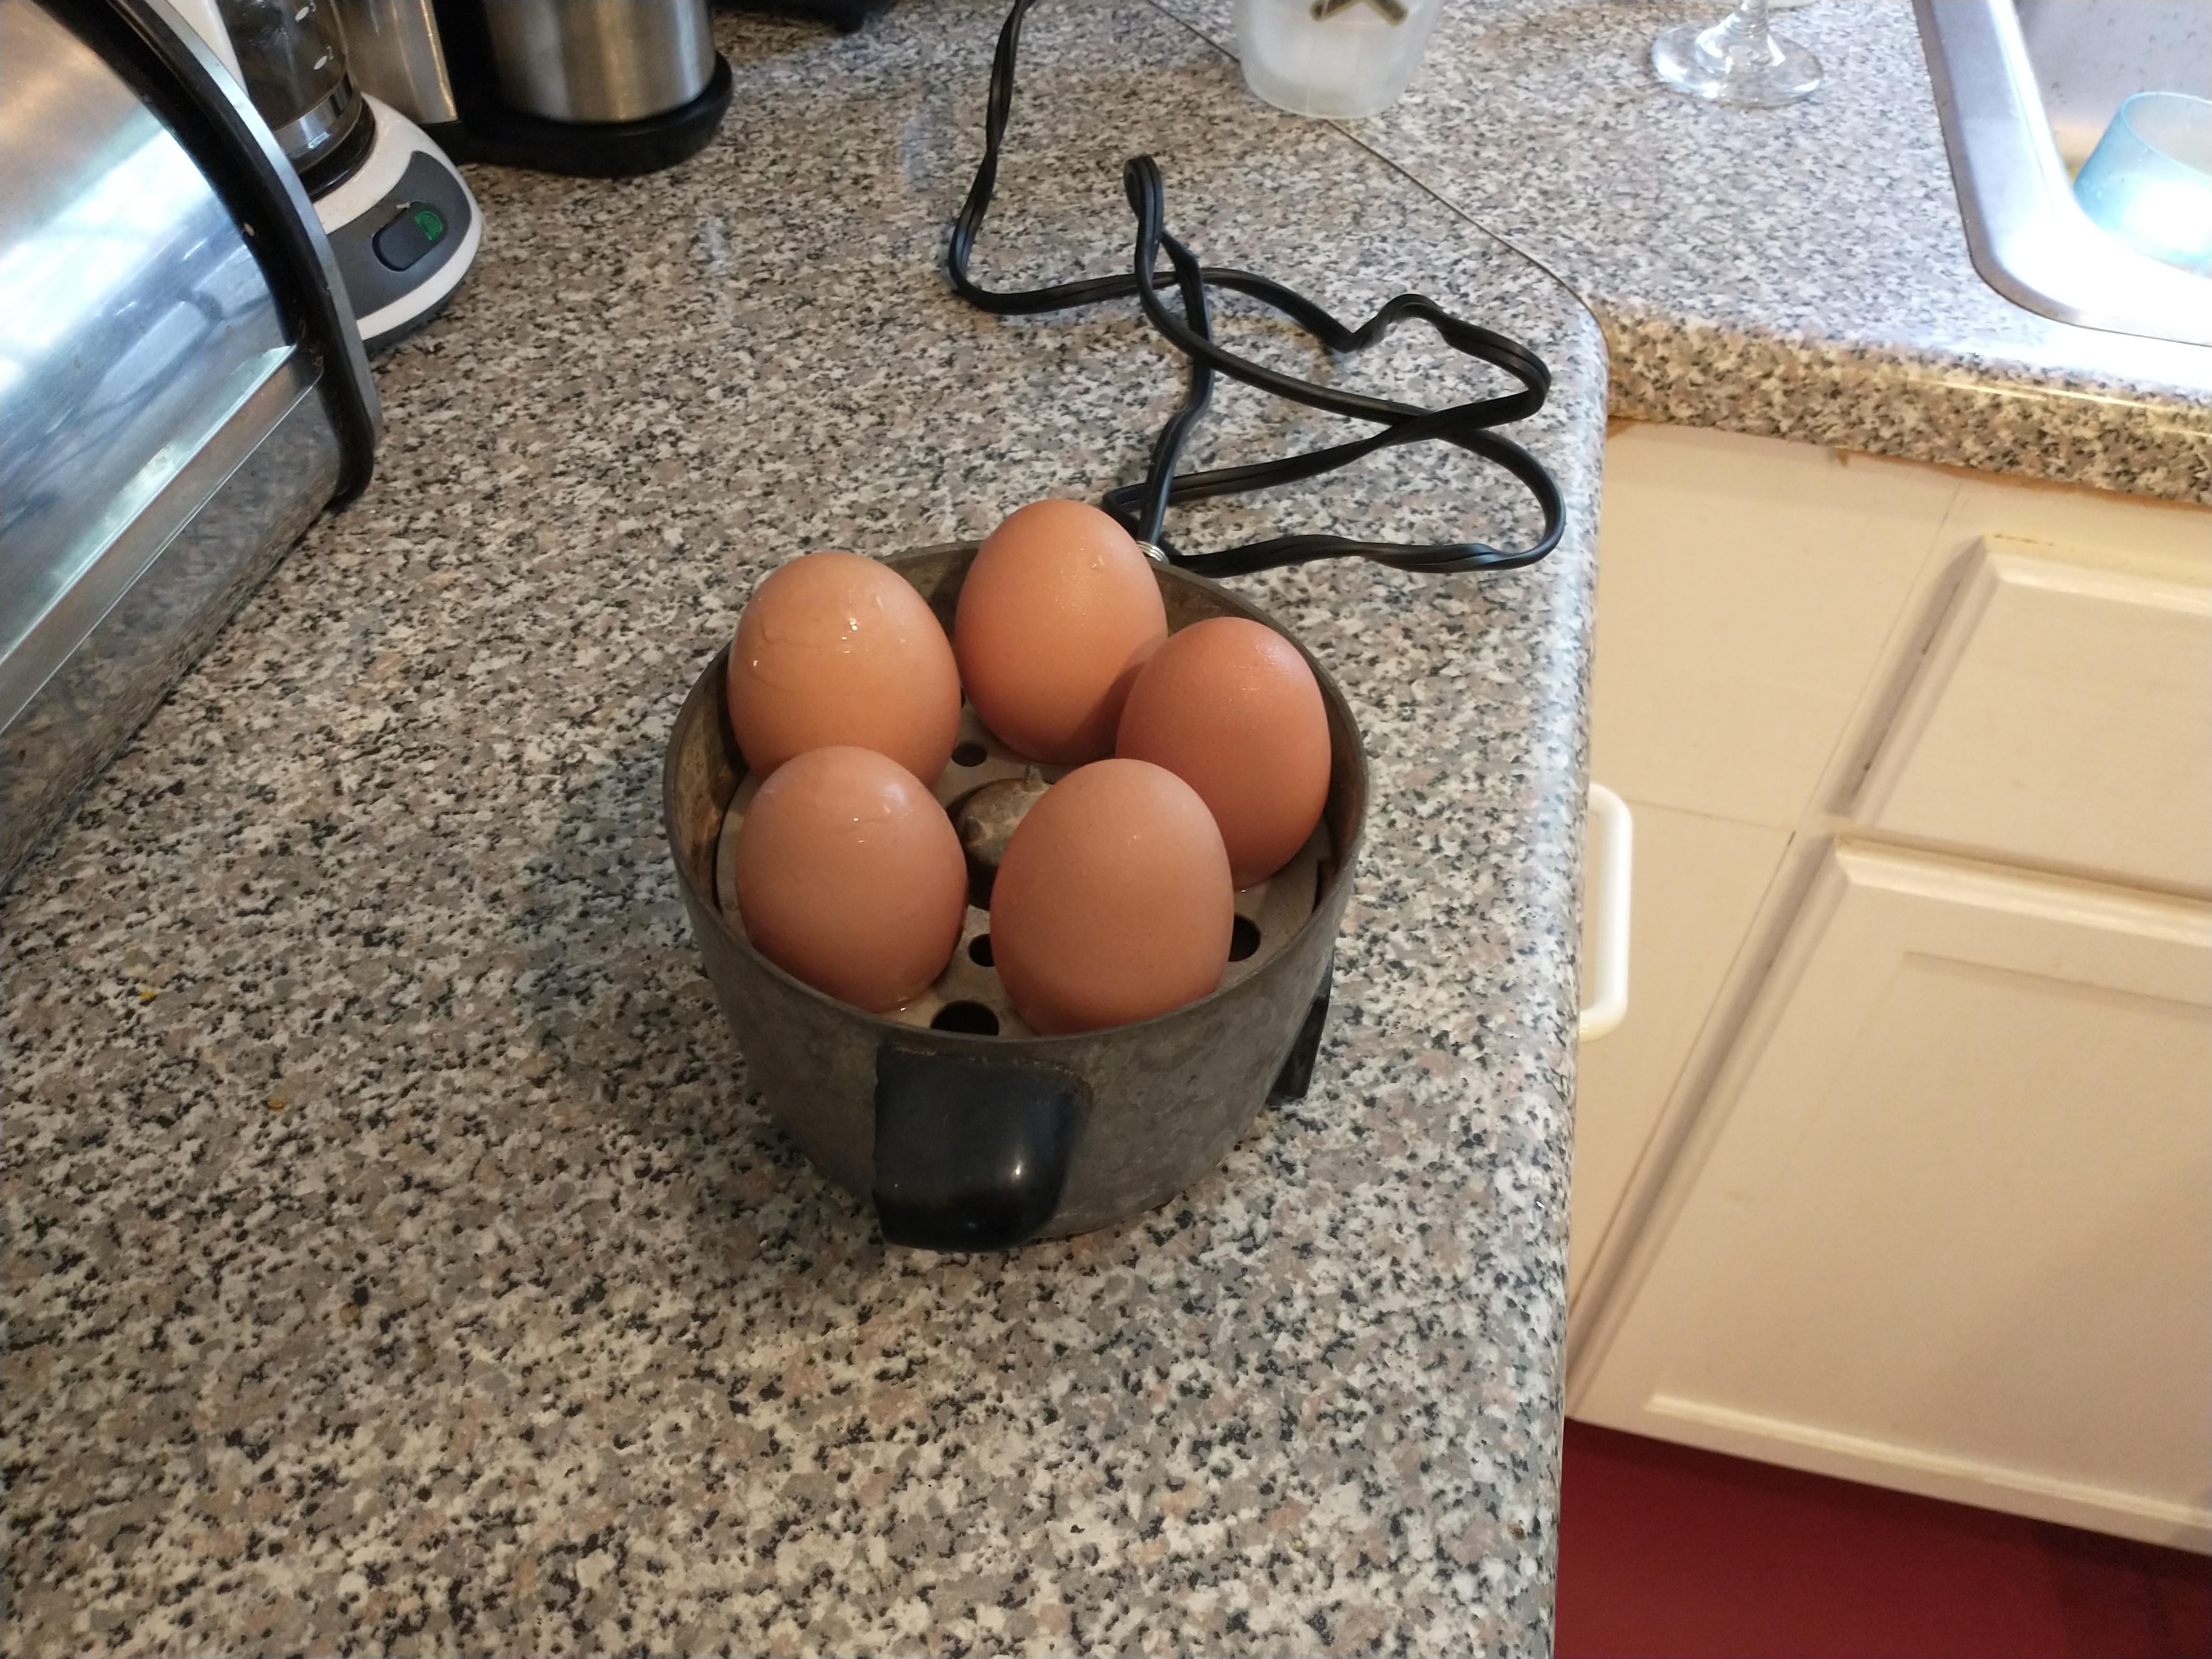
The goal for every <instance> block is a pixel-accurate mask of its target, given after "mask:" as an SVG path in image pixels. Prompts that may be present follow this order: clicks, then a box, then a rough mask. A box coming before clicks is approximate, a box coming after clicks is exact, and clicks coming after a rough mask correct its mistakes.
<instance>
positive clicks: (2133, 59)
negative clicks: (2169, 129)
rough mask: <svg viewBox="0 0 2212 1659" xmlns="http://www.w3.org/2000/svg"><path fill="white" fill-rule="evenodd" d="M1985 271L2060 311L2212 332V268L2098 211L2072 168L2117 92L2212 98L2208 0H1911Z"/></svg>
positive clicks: (2151, 331)
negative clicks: (2088, 208)
mask: <svg viewBox="0 0 2212 1659" xmlns="http://www.w3.org/2000/svg"><path fill="white" fill-rule="evenodd" d="M1913 9H1914V11H1915V12H1916V13H1917V16H1918V19H1919V23H1920V40H1921V45H1922V46H1923V49H1924V50H1925V51H1926V52H1927V54H1928V71H1929V76H1931V77H1932V78H1933V79H1934V81H1935V83H1936V108H1937V110H1938V112H1939V113H1940V114H1941V116H1942V123H1943V141H1944V143H1945V146H1946V147H1947V148H1948V149H1949V151H1950V155H1951V177H1952V179H1953V182H1954V184H1955V185H1957V186H1958V191H1959V205H1960V210H1962V212H1963V213H1964V216H1965V218H1966V242H1967V246H1969V248H1970V249H1971V250H1972V254H1973V259H1974V268H1975V269H1976V270H1978V271H1980V272H1981V274H1982V277H1983V280H1984V281H1985V282H1987V283H1989V285H1990V287H1991V288H1993V289H1996V291H1997V292H1998V293H2000V294H2002V295H2004V296H2005V297H2006V298H2007V299H2008V300H2010V301H2013V302H2014V303H2015V304H2016V305H2021V306H2025V307H2027V309H2028V310H2030V311H2033V312H2036V313H2039V314H2041V315H2043V316H2045V317H2052V318H2056V319H2058V320H2059V321H2061V322H2067V323H2079V324H2081V325H2083V326H2085V327H2088V328H2101V329H2110V330H2112V331H2115V332H2118V333H2122V334H2142V335H2148V336H2149V337H2152V338H2154V339H2161V340H2176V341H2181V342H2185V343H2189V344H2191V345H2212V278H2207V277H2203V276H2192V275H2191V274H2190V273H2189V272H2187V271H2185V270H2181V269H2179V267H2177V266H2174V265H2169V264H2162V263H2160V261H2158V260H2156V259H2154V258H2150V257H2149V256H2148V254H2142V253H2138V252H2136V251H2135V250H2134V249H2133V248H2131V247H2129V246H2127V245H2126V244H2125V243H2124V242H2122V241H2120V240H2118V239H2117V238H2115V237H2113V236H2112V235H2110V234H2107V233H2106V231H2104V230H2103V229H2101V228H2099V227H2098V226H2097V225H2095V224H2093V223H2092V222H2090V219H2089V217H2088V216H2087V214H2085V213H2084V212H2082V210H2081V207H2080V205H2079V204H2076V203H2075V199H2074V185H2073V171H2074V169H2075V168H2076V167H2079V166H2080V165H2081V162H2082V161H2083V160H2084V159H2086V158H2087V155H2088V154H2089V152H2090V151H2091V150H2092V149H2094V148H2095V147H2096V143H2097V139H2098V137H2100V135H2101V134H2102V133H2103V131H2104V130H2105V126H2106V123H2107V122H2109V121H2110V120H2111V119H2112V113H2113V112H2114V111H2116V110H2117V109H2118V108H2119V106H2120V103H2121V100H2124V99H2125V98H2127V97H2129V96H2130V95H2131V94H2135V93H2138V92H2150V91H2160V92H2188V93H2194V94H2197V96H2199V97H2212V0H1913Z"/></svg>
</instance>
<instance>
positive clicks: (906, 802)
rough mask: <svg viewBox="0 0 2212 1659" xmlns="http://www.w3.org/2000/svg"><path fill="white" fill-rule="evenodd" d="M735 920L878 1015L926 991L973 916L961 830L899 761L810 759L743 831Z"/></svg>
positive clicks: (787, 961)
mask: <svg viewBox="0 0 2212 1659" xmlns="http://www.w3.org/2000/svg"><path fill="white" fill-rule="evenodd" d="M737 885H738V915H739V916H741V917H742V918H743V919H744V926H745V936H746V937H747V938H748V939H751V940H752V942H753V945H754V948H756V949H757V950H758V951H760V953H761V954H762V955H763V956H764V957H767V958H768V959H769V961H770V962H773V963H775V965H776V966H777V967H779V968H781V969H783V970H784V971H785V972H786V973H787V974H789V975H792V976H793V978H794V979H800V980H804V981H805V982H806V983H807V984H809V985H811V986H812V987H814V988H815V989H816V990H817V991H826V992H827V993H829V995H831V996H833V997H836V998H838V999H839V1000H842V1001H845V1002H849V1003H851V1004H852V1005H853V1006H854V1007H856V1008H865V1009H866V1010H867V1011H868V1012H870V1013H877V1014H879V1013H882V1012H884V1011H885V1010H886V1009H890V1008H896V1007H897V1006H899V1004H901V1003H902V1002H905V1001H908V1000H910V999H912V998H913V997H915V996H916V995H918V994H920V993H921V991H922V990H924V989H925V988H927V986H928V985H929V983H930V981H932V980H933V979H935V978H936V977H937V975H939V972H941V971H942V970H943V969H944V967H945V962H946V961H947V959H948V958H950V957H951V955H952V947H953V946H954V945H956V944H957V943H958V942H959V939H960V924H961V921H962V920H963V918H964V917H965V916H966V915H967V908H968V865H967V860H965V859H963V857H962V856H961V852H960V837H959V836H957V835H955V834H954V833H953V830H952V820H951V819H950V818H948V817H945V809H944V808H943V807H942V806H940V805H938V804H937V800H936V798H935V797H934V796H933V795H932V794H931V793H929V791H928V790H927V789H926V788H924V787H922V785H921V780H920V779H918V778H916V777H915V775H914V774H913V773H911V772H909V771H908V770H907V769H905V768H904V767H902V766H901V765H900V764H899V763H897V762H896V761H893V760H890V759H888V758H886V757H884V756H882V755H879V754H878V753H876V752H875V750H872V749H858V748H854V747H851V746H841V747H837V748H832V749H811V750H807V752H806V753H805V754H803V755H799V756H794V757H793V758H792V759H790V760H788V761H787V762H785V763H784V764H782V765H781V766H780V767H778V768H777V769H775V775H773V776H771V777H770V778H769V781H767V782H766V783H764V784H763V785H762V786H761V789H760V793H759V794H757V795H756V796H755V797H754V798H753V804H752V805H751V807H750V809H748V810H747V811H746V813H745V818H744V823H743V824H741V825H740V826H739V827H738V854H737Z"/></svg>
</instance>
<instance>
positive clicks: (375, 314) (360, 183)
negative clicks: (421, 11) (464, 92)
mask: <svg viewBox="0 0 2212 1659" xmlns="http://www.w3.org/2000/svg"><path fill="white" fill-rule="evenodd" d="M332 5H333V0H183V3H181V4H179V6H178V8H177V9H178V11H179V13H180V14H181V15H182V16H183V17H184V19H185V21H187V22H189V23H190V24H191V27H192V28H193V30H194V32H195V33H198V34H199V35H201V36H202V37H203V38H204V40H206V41H207V44H208V46H209V47H210V49H211V50H212V51H213V52H215V54H216V57H217V58H220V59H221V60H222V64H223V65H224V67H225V68H227V69H228V70H230V72H231V74H232V75H233V76H234V77H235V78H236V79H237V80H238V82H239V83H240V85H241V86H242V87H243V88H245V91H246V96H247V97H248V98H249V99H250V100H252V104H253V107H254V110H255V112H257V113H258V114H259V115H260V117H261V118H262V119H263V120H264V121H265V122H267V123H268V125H269V128H270V132H271V134H272V135H273V136H274V137H275V138H276V143H277V146H278V148H280V149H282V150H283V152H284V156H285V159H286V160H288V161H290V162H291V164H292V167H293V171H294V172H295V173H298V174H299V176H300V183H301V185H302V186H304V187H305V189H306V191H307V197H308V199H309V200H310V201H311V202H312V203H313V204H314V210H315V217H316V220H317V221H318V222H319V223H320V224H321V226H322V228H323V234H324V235H325V237H326V238H328V239H329V241H330V246H331V255H332V258H333V259H334V260H335V262H336V264H337V271H338V276H339V278H340V280H341V281H342V282H343V284H344V287H345V290H346V297H347V298H348V299H349V301H351V302H352V306H353V312H354V316H355V318H356V320H357V321H358V323H359V325H360V328H361V337H362V344H363V346H365V347H366V348H368V349H369V350H372V351H374V350H375V349H378V348H380V347H382V346H386V345H390V344H391V343H393V342H394V341H396V340H398V339H399V338H401V337H403V336H404V335H407V334H410V333H411V332H413V331H415V330H416V329H417V328H420V327H421V326H422V325H423V324H424V323H426V322H428V321H429V319H431V318H433V317H435V316H436V315H437V314H438V313H439V312H440V311H441V310H443V309H444V307H445V305H446V302H447V300H449V299H451V298H452V297H453V290H454V289H456V288H458V287H459V285H460V281H461V277H462V276H463V275H464V274H465V272H466V271H467V270H468V268H469V266H470V264H471V263H472V262H473V261H474V260H475V258H476V252H477V242H478V241H479V240H480V238H481V235H482V227H481V225H480V223H479V222H478V218H477V205H476V201H475V198H474V197H471V195H470V194H469V187H468V186H467V185H465V184H463V183H462V182H461V176H460V174H459V173H458V172H456V171H455V170H454V167H453V163H452V161H448V160H447V158H446V156H445V155H443V154H441V152H440V150H439V148H438V146H437V145H436V144H435V143H433V142H432V141H431V140H430V139H429V138H428V137H427V136H426V135H425V134H424V133H423V131H422V129H421V128H420V127H419V126H417V125H416V124H415V123H414V122H412V121H410V120H409V119H408V118H406V117H405V116H404V115H403V114H401V113H400V112H398V111H397V110H394V109H393V108H392V107H391V106H389V105H387V104H385V103H383V102H381V101H380V100H378V99H376V98H374V97H373V96H370V95H368V93H366V92H365V91H364V90H363V89H362V87H361V86H360V85H359V83H358V82H356V80H355V79H354V78H353V76H351V75H350V74H349V65H348V61H347V52H346V43H345V38H344V34H343V29H342V26H341V24H340V22H339V21H338V18H337V14H336V13H335V11H334V10H333V9H332Z"/></svg>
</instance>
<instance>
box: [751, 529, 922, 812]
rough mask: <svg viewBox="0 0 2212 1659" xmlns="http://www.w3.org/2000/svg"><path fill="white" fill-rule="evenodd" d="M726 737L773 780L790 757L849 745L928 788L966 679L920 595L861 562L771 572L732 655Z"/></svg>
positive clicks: (837, 558) (854, 558)
mask: <svg viewBox="0 0 2212 1659" xmlns="http://www.w3.org/2000/svg"><path fill="white" fill-rule="evenodd" d="M729 696H730V729H731V731H732V732H734V733H735V734H736V736H737V739H738V748H739V749H741V750H744V756H745V764H746V765H747V766H749V767H750V768H751V769H753V770H754V771H756V772H757V773H759V774H760V775H762V776H763V777H765V776H766V775H768V774H769V773H771V772H773V771H775V769H776V768H777V767H779V766H781V765H782V764H783V763H784V762H786V761H787V760H789V759H790V758H791V757H793V755H798V754H803V753H805V751H806V750H810V749H825V748H828V747H829V746H830V745H832V744H855V745H857V746H859V747H860V748H862V749H872V750H875V751H876V752H877V753H878V754H879V755H888V756H890V758H891V759H893V760H895V761H896V762H897V763H899V764H900V765H901V766H903V767H904V768H906V769H907V770H908V771H909V772H911V773H913V774H914V775H915V776H916V777H918V778H920V779H921V781H923V782H925V783H934V782H936V781H937V775H938V774H939V773H940V772H942V771H943V770H944V769H945V762H946V761H947V760H948V759H950V758H951V754H952V744H953V740H954V738H955V737H956V736H957V733H958V732H959V729H960V674H959V671H958V670H957V668H956V667H955V666H954V665H953V661H952V646H951V641H948V640H947V639H946V638H945V629H944V628H943V627H942V626H941V625H940V624H939V622H938V620H937V618H936V617H934V616H933V615H932V614H931V612H930V609H929V605H928V604H927V601H926V600H924V599H922V597H921V594H919V593H917V592H915V591H914V589H913V588H912V587H910V586H908V585H907V583H906V582H905V581H904V580H902V579H901V578H900V577H899V575H898V574H897V573H896V572H895V571H892V570H890V569H888V568H885V567H884V566H883V565H880V564H878V563H877V562H875V561H874V560H873V559H864V558H862V557H860V555H859V554H857V553H809V554H807V555H806V556H805V557H804V558H799V559H793V561H792V562H790V563H789V564H787V565H784V566H781V568H778V569H775V570H774V571H771V572H770V573H769V578H768V580H766V581H764V582H763V583H762V584H761V585H760V586H759V588H758V589H757V591H756V592H754V594H753V597H752V599H751V601H750V603H749V604H747V605H746V606H745V609H744V615H742V616H740V617H738V636H737V639H736V641H734V642H733V643H732V645H731V647H730V672H729Z"/></svg>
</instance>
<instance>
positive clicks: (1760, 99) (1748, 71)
mask: <svg viewBox="0 0 2212 1659" xmlns="http://www.w3.org/2000/svg"><path fill="white" fill-rule="evenodd" d="M1760 44H1761V43H1758V42H1754V41H1753V40H1748V39H1747V38H1745V36H1744V35H1743V34H1742V33H1741V32H1740V31H1739V29H1738V27H1737V26H1736V20H1735V18H1734V17H1729V18H1726V19H1723V21H1720V22H1717V23H1715V24H1713V25H1712V26H1711V27H1707V28H1700V27H1698V25H1696V24H1695V23H1684V24H1682V25H1681V26H1680V27H1676V28H1671V29H1668V31H1667V32H1666V33H1664V34H1662V35H1661V36H1660V37H1659V38H1658V39H1657V40H1655V41H1653V42H1652V43H1651V67H1652V70H1654V71H1655V72H1656V74H1657V75H1658V76H1659V78H1660V79H1661V80H1662V81H1664V82H1666V83H1667V84H1668V86H1670V87H1672V88H1674V90H1675V91H1677V92H1686V93H1687V94H1690V96H1691V97H1692V98H1702V99H1704V100H1705V101H1706V102H1707V103H1711V104H1727V105H1730V106H1733V107H1735V108H1737V109H1777V108H1779V107H1780V106H1783V105H1784V104H1794V103H1796V101H1797V100H1799V99H1801V98H1809V97H1811V96H1812V94H1814V91H1815V90H1817V89H1818V88H1819V87H1820V59H1819V58H1815V57H1814V56H1813V54H1812V53H1811V52H1808V51H1806V50H1805V48H1804V47H1802V46H1791V45H1790V43H1789V42H1788V41H1786V40H1778V39H1777V38H1776V37H1775V36H1774V35H1772V34H1768V35H1766V37H1765V40H1764V42H1763V44H1764V46H1765V50H1764V51H1761V50H1759V45H1760Z"/></svg>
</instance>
